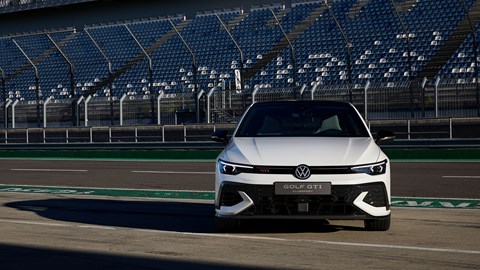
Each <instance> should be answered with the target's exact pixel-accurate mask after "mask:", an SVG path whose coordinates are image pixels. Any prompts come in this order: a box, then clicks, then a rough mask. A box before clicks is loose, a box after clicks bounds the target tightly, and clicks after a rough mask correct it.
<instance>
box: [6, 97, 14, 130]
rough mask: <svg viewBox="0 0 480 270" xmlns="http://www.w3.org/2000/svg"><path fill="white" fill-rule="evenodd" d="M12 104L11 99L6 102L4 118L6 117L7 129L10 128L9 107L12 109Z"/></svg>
mask: <svg viewBox="0 0 480 270" xmlns="http://www.w3.org/2000/svg"><path fill="white" fill-rule="evenodd" d="M11 104H12V100H11V99H7V100H6V101H5V112H4V114H5V115H4V116H5V128H8V107H10V105H11ZM12 121H13V116H12Z"/></svg>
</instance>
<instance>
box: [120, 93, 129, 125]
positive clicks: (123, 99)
mask: <svg viewBox="0 0 480 270" xmlns="http://www.w3.org/2000/svg"><path fill="white" fill-rule="evenodd" d="M126 98H127V94H123V95H122V97H121V98H120V126H123V101H125V99H126Z"/></svg>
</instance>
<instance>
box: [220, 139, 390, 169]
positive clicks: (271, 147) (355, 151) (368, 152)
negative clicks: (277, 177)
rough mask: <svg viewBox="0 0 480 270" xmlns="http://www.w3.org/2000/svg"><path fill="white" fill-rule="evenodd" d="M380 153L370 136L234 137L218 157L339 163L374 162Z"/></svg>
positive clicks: (283, 162) (247, 161) (259, 162)
mask: <svg viewBox="0 0 480 270" xmlns="http://www.w3.org/2000/svg"><path fill="white" fill-rule="evenodd" d="M380 153H381V150H380V148H379V147H378V145H377V144H376V143H375V141H374V140H373V139H372V138H370V137H367V138H365V137H362V138H333V137H322V138H320V137H298V138H297V137H282V138H277V137H234V138H232V141H231V142H230V143H229V144H228V146H227V147H226V148H225V150H224V151H223V153H222V154H221V155H220V157H219V158H220V159H223V160H226V161H231V162H235V163H241V164H252V165H275V166H296V165H299V164H307V165H309V166H342V165H356V164H367V163H372V162H376V161H378V158H379V156H380Z"/></svg>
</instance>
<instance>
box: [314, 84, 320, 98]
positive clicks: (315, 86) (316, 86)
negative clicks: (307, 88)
mask: <svg viewBox="0 0 480 270" xmlns="http://www.w3.org/2000/svg"><path fill="white" fill-rule="evenodd" d="M319 85H320V83H318V82H317V83H315V85H314V86H313V88H312V100H315V92H316V91H317V88H318V86H319Z"/></svg>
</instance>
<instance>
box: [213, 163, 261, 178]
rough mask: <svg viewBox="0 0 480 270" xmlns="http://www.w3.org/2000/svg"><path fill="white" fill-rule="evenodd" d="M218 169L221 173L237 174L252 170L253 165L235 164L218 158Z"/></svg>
mask: <svg viewBox="0 0 480 270" xmlns="http://www.w3.org/2000/svg"><path fill="white" fill-rule="evenodd" d="M217 168H218V171H219V172H221V173H223V174H229V175H237V174H239V173H242V172H249V173H251V172H253V166H248V165H241V164H235V163H231V162H225V161H223V160H219V161H218V162H217Z"/></svg>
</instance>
